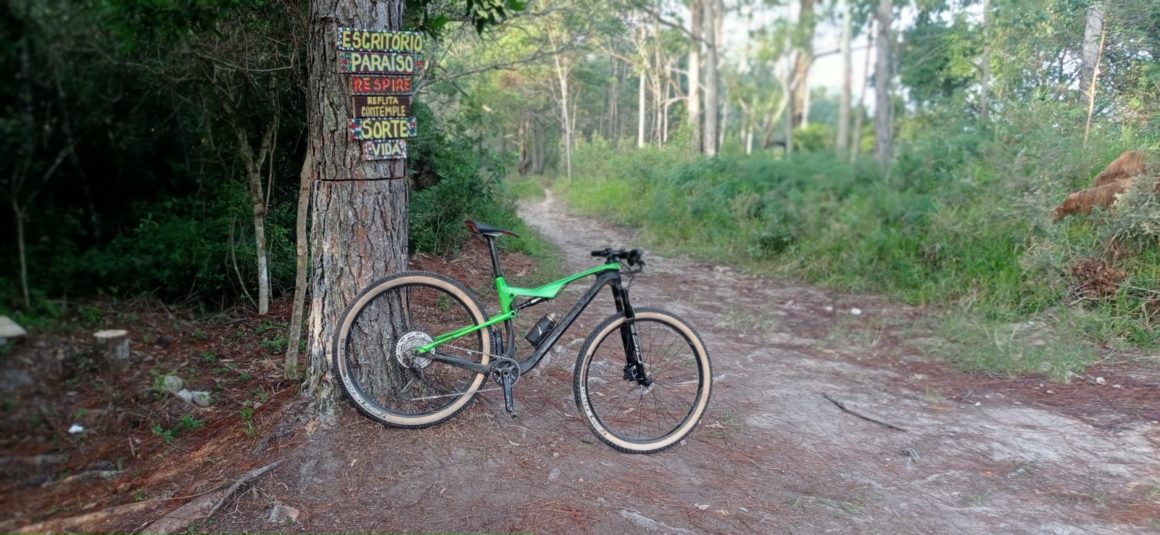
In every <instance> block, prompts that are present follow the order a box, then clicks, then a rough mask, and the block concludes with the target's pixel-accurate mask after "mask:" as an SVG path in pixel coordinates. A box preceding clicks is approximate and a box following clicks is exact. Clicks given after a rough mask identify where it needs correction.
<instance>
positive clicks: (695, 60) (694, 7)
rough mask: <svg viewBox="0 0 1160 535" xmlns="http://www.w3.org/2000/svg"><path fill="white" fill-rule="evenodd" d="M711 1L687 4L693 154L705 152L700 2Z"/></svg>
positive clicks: (702, 20)
mask: <svg viewBox="0 0 1160 535" xmlns="http://www.w3.org/2000/svg"><path fill="white" fill-rule="evenodd" d="M712 1H713V0H693V2H692V3H691V4H690V5H689V14H690V17H691V18H692V22H693V24H692V27H693V31H692V34H693V36H692V38H691V39H690V43H689V95H688V106H687V109H688V110H689V118H688V119H689V133H690V143H691V144H692V149H693V154H701V153H703V152H705V143H704V141H703V136H704V135H705V131H704V129H703V127H702V123H701V36H702V35H704V34H707V33H708V32H706V31H705V26H706V25H705V24H703V22H704V21H705V20H706V18H705V17H703V16H702V15H703V7H702V4H705V3H707V2H712ZM709 20H711V19H709ZM711 25H712V23H709V26H711ZM705 100H706V101H708V96H706V99H705Z"/></svg>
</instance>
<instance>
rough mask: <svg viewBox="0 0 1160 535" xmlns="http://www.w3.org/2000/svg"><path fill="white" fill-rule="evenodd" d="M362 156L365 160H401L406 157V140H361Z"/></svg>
mask: <svg viewBox="0 0 1160 535" xmlns="http://www.w3.org/2000/svg"><path fill="white" fill-rule="evenodd" d="M362 146H363V158H364V159H367V160H403V159H406V158H407V140H405V139H372V140H369V141H363V142H362Z"/></svg>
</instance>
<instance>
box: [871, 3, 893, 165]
mask: <svg viewBox="0 0 1160 535" xmlns="http://www.w3.org/2000/svg"><path fill="white" fill-rule="evenodd" d="M893 14H894V13H893V6H892V5H891V2H890V0H879V2H878V11H877V13H876V14H875V19H876V20H877V21H878V50H877V61H876V62H875V64H874V98H875V102H874V158H875V159H877V160H878V162H879V163H881V164H882V165H887V164H889V163H890V159H891V158H892V157H893V146H892V143H893V141H894V140H893V136H894V131H893V127H892V121H891V119H892V117H891V115H892V113H891V111H892V110H891V105H890V81H891V78H893V76H894V74H893V72H892V71H891V63H892V62H891V60H890V56H891V50H890V48H891V45H892V44H893V43H894V40H893V39H892V38H891V33H890V22H891V17H892V16H893Z"/></svg>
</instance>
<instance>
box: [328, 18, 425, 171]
mask: <svg viewBox="0 0 1160 535" xmlns="http://www.w3.org/2000/svg"><path fill="white" fill-rule="evenodd" d="M424 45H425V36H424V35H423V34H421V33H418V32H393V31H385V30H360V29H355V28H339V29H338V35H337V36H336V39H335V46H336V48H337V49H338V72H340V73H349V74H351V76H350V88H349V89H350V94H351V95H352V97H351V101H352V102H351V105H352V109H353V113H352V115H353V117H352V118H351V120H350V125H349V129H350V137H351V139H353V140H355V141H359V142H360V145H361V146H362V153H363V159H364V160H371V161H374V160H396V159H404V158H406V157H407V142H406V141H405V138H412V137H415V136H416V135H418V125H417V124H416V121H415V117H414V115H413V111H412V109H411V90H412V87H411V85H412V78H411V76H410V75H413V74H416V73H419V72H421V71H422V70H423V67H424V64H423V56H422V53H423V48H424Z"/></svg>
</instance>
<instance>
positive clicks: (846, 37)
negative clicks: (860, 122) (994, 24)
mask: <svg viewBox="0 0 1160 535" xmlns="http://www.w3.org/2000/svg"><path fill="white" fill-rule="evenodd" d="M984 1H989V0H984ZM850 17H851V12H850V0H842V34H841V37H840V43H839V46H838V48H840V49H841V54H842V95H841V97H839V99H838V137H837V140H836V143H835V144H834V148H835V149H836V151H837V153H838V159H839V160H841V159H845V158H846V155H847V149H848V147H849V145H848V142H849V140H850V101H851V100H852V99H853V85H854V80H853V78H854V65H853V59H854V58H853V54H851V53H850V33H851V22H850Z"/></svg>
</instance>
